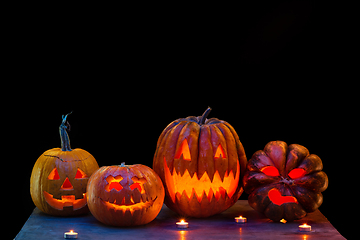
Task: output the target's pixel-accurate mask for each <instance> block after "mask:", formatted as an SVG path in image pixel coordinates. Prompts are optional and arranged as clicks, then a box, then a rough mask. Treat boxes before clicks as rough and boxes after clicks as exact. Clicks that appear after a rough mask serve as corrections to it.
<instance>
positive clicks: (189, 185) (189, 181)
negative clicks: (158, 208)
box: [164, 156, 240, 202]
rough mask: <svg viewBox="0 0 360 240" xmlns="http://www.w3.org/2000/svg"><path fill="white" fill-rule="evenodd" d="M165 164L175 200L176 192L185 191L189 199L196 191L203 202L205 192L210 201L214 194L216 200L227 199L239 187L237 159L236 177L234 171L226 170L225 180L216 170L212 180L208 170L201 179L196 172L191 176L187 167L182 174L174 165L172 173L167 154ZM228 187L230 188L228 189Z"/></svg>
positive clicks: (181, 192) (168, 185) (169, 185)
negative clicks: (167, 161)
mask: <svg viewBox="0 0 360 240" xmlns="http://www.w3.org/2000/svg"><path fill="white" fill-rule="evenodd" d="M164 166H165V167H164V171H165V179H166V182H167V188H168V192H169V195H170V197H171V199H172V201H173V202H175V195H176V193H180V194H183V192H185V195H186V196H187V198H188V199H191V198H192V197H193V192H194V193H195V196H196V198H197V199H198V201H199V202H201V200H202V198H203V195H204V194H205V195H206V197H207V198H208V200H209V201H210V200H211V199H212V196H214V197H215V198H216V200H219V199H220V197H222V198H223V199H225V197H226V195H227V196H228V197H229V198H231V197H232V196H233V195H234V193H235V191H236V188H237V187H238V182H239V177H240V165H239V161H237V171H236V175H235V177H234V173H233V171H230V173H229V174H228V172H227V171H226V173H225V175H224V178H223V180H221V177H220V174H219V172H218V171H216V172H215V174H214V176H213V179H212V181H211V179H210V178H209V176H208V174H207V172H204V174H203V175H202V176H201V177H200V179H199V178H198V176H197V173H196V172H195V173H194V175H193V176H190V174H189V171H188V170H187V169H186V170H185V172H184V174H183V175H182V176H181V175H180V174H178V173H177V172H176V171H175V167H174V171H173V174H171V173H170V170H169V167H168V166H167V163H166V159H165V156H164ZM226 189H228V191H227V190H226Z"/></svg>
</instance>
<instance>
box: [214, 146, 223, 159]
mask: <svg viewBox="0 0 360 240" xmlns="http://www.w3.org/2000/svg"><path fill="white" fill-rule="evenodd" d="M219 157H221V158H226V155H225V152H224V149H223V148H222V146H221V144H219V146H218V147H217V149H216V152H215V156H214V158H219Z"/></svg>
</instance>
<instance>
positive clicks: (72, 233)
mask: <svg viewBox="0 0 360 240" xmlns="http://www.w3.org/2000/svg"><path fill="white" fill-rule="evenodd" d="M77 237H78V233H76V232H74V231H73V230H70V232H66V233H64V238H68V239H69V238H77Z"/></svg>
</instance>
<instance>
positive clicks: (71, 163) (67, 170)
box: [30, 115, 99, 216]
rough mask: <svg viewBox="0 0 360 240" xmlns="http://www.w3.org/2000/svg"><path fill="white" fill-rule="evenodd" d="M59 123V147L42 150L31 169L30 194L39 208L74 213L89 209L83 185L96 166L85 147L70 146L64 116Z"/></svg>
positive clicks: (44, 210)
mask: <svg viewBox="0 0 360 240" xmlns="http://www.w3.org/2000/svg"><path fill="white" fill-rule="evenodd" d="M67 116H68V115H66V116H65V117H64V116H63V121H62V123H61V125H60V136H61V148H53V149H50V150H48V151H46V152H44V153H43V154H42V155H41V156H40V157H39V158H38V160H37V161H36V163H35V165H34V168H33V170H32V173H31V179H30V194H31V198H32V200H33V202H34V204H35V205H36V207H38V208H39V209H40V210H41V211H43V212H45V213H47V214H51V215H56V216H73V215H79V214H83V213H86V212H88V211H89V210H88V208H87V205H86V194H85V193H86V185H87V182H88V179H89V177H90V176H91V174H92V173H93V172H94V171H95V170H97V169H98V168H99V166H98V164H97V162H96V160H95V158H94V157H93V156H92V155H91V154H90V153H88V152H87V151H85V150H83V149H80V148H76V149H71V148H70V141H69V136H68V134H67V132H66V129H68V127H69V126H70V125H68V127H67V126H66V125H65V122H66V118H67Z"/></svg>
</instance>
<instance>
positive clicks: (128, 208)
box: [100, 197, 157, 215]
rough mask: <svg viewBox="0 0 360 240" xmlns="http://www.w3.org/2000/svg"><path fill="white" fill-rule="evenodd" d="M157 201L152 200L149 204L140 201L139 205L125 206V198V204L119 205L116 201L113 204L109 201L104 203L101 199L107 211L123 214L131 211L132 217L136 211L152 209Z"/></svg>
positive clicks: (123, 200) (123, 201)
mask: <svg viewBox="0 0 360 240" xmlns="http://www.w3.org/2000/svg"><path fill="white" fill-rule="evenodd" d="M156 199H157V197H156V198H155V199H154V200H150V201H147V202H143V201H140V202H139V203H132V204H125V198H123V199H122V201H121V202H122V203H124V204H122V203H121V204H117V203H116V200H115V201H114V202H113V203H111V202H109V201H104V200H102V199H101V198H100V200H101V201H102V203H103V204H104V205H105V206H106V207H107V209H113V210H114V211H115V212H116V211H122V213H123V214H125V212H126V211H130V213H131V215H133V213H134V211H136V210H142V209H144V208H145V209H148V208H150V207H151V206H152V205H153V204H154V202H155V200H156Z"/></svg>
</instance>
